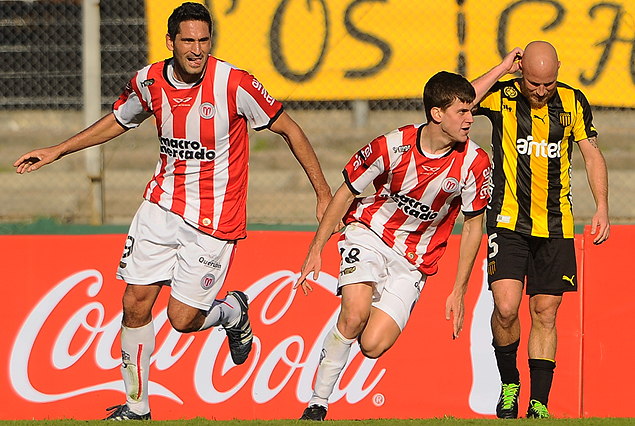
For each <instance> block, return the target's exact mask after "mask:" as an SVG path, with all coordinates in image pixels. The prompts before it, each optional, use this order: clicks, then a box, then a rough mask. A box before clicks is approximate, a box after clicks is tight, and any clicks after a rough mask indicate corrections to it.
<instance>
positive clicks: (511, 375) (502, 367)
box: [492, 339, 520, 383]
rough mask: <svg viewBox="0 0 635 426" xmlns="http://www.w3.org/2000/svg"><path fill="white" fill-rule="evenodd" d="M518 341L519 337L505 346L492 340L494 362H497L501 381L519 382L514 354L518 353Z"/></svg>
mask: <svg viewBox="0 0 635 426" xmlns="http://www.w3.org/2000/svg"><path fill="white" fill-rule="evenodd" d="M519 343H520V339H518V340H517V341H515V342H514V343H512V344H511V345H507V346H498V345H497V344H496V342H492V346H494V355H495V356H496V364H498V372H499V373H500V375H501V382H503V383H520V373H519V372H518V368H517V367H516V354H517V353H518V344H519Z"/></svg>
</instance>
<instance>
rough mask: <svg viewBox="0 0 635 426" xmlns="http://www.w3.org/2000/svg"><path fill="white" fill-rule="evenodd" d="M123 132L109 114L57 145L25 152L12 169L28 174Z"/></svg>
mask: <svg viewBox="0 0 635 426" xmlns="http://www.w3.org/2000/svg"><path fill="white" fill-rule="evenodd" d="M125 131H126V129H125V128H123V127H122V126H121V125H120V124H119V123H118V122H117V120H116V119H115V116H114V114H113V113H110V114H108V115H106V116H104V117H102V118H101V119H100V120H99V121H97V122H96V123H95V124H93V125H92V126H90V127H88V128H86V129H84V130H83V131H81V132H80V133H78V134H76V135H75V136H72V137H70V138H69V139H67V140H65V141H64V142H62V143H60V144H58V145H55V146H50V147H48V148H40V149H36V150H33V151H31V152H27V153H26V154H24V155H23V156H21V157H20V158H18V160H17V161H16V162H15V163H13V167H15V168H16V172H17V173H19V174H24V173H30V172H33V171H35V170H37V169H39V168H41V167H42V166H45V165H47V164H50V163H52V162H53V161H55V160H58V159H60V158H62V157H63V156H65V155H67V154H71V153H73V152H77V151H80V150H82V149H84V148H88V147H91V146H95V145H99V144H102V143H104V142H107V141H109V140H111V139H113V138H115V137H117V136H119V135H121V134H122V133H124V132H125Z"/></svg>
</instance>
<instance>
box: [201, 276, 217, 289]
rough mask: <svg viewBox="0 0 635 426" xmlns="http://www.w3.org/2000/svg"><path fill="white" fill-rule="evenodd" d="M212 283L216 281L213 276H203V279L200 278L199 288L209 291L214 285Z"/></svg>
mask: <svg viewBox="0 0 635 426" xmlns="http://www.w3.org/2000/svg"><path fill="white" fill-rule="evenodd" d="M214 281H216V277H215V276H214V274H205V275H203V278H201V288H203V290H209V289H210V288H212V286H213V285H214Z"/></svg>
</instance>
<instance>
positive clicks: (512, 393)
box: [496, 383, 520, 419]
mask: <svg viewBox="0 0 635 426" xmlns="http://www.w3.org/2000/svg"><path fill="white" fill-rule="evenodd" d="M518 395H520V383H503V386H502V389H501V394H500V397H499V398H498V404H496V417H498V418H499V419H515V418H518Z"/></svg>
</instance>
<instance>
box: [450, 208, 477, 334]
mask: <svg viewBox="0 0 635 426" xmlns="http://www.w3.org/2000/svg"><path fill="white" fill-rule="evenodd" d="M483 216H484V213H481V214H479V215H476V216H465V221H464V222H463V230H462V231H461V243H460V246H459V266H458V268H457V271H456V280H455V281H454V288H453V289H452V293H450V295H449V296H448V298H447V300H446V302H445V319H446V320H448V321H449V320H450V319H452V320H453V321H452V338H453V339H456V338H458V337H459V334H460V333H461V330H462V329H463V319H464V317H465V304H464V298H465V292H466V291H467V283H468V281H469V280H470V274H471V273H472V267H473V266H474V261H475V260H476V254H477V253H478V248H479V247H480V245H481V239H482V238H483Z"/></svg>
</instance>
